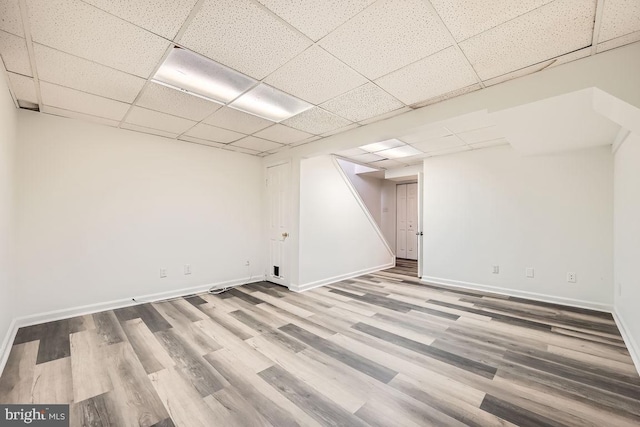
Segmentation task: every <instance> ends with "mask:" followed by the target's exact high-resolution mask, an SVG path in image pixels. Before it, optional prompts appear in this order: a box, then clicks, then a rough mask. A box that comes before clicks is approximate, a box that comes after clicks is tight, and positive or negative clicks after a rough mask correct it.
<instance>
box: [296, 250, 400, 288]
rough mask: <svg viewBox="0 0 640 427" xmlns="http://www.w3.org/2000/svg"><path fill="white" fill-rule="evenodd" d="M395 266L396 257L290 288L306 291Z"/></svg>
mask: <svg viewBox="0 0 640 427" xmlns="http://www.w3.org/2000/svg"><path fill="white" fill-rule="evenodd" d="M395 266H396V262H395V258H394V260H393V262H390V263H388V264H384V265H379V266H377V267H371V268H366V269H364V270H360V271H354V272H351V273H346V274H341V275H339V276H334V277H329V278H327V279H321V280H317V281H315V282H310V283H305V284H303V285H294V284H291V285H289V290H290V291H293V292H305V291H308V290H310V289H314V288H319V287H320V286H326V285H330V284H332V283H336V282H339V281H341V280H346V279H351V278H353V277H358V276H362V275H363V274H369V273H374V272H376V271H380V270H385V269H387V268H393V267H395Z"/></svg>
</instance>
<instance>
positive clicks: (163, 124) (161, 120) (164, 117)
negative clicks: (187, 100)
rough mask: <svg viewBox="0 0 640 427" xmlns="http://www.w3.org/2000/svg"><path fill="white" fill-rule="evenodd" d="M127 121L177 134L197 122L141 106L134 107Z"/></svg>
mask: <svg viewBox="0 0 640 427" xmlns="http://www.w3.org/2000/svg"><path fill="white" fill-rule="evenodd" d="M125 122H127V123H132V124H134V125H138V126H144V127H146V128H151V129H159V130H163V131H165V132H170V133H177V134H181V133H182V132H185V131H186V130H187V129H189V128H190V127H192V126H193V125H195V124H196V122H194V121H192V120H187V119H183V118H182V117H176V116H172V115H169V114H165V113H160V112H158V111H153V110H147V109H146V108H141V107H133V108H132V109H131V111H130V112H129V114H128V115H127V119H126V120H125Z"/></svg>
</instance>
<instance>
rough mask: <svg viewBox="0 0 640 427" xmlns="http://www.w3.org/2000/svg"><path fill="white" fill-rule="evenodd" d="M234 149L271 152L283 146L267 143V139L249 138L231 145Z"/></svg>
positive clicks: (271, 142)
mask: <svg viewBox="0 0 640 427" xmlns="http://www.w3.org/2000/svg"><path fill="white" fill-rule="evenodd" d="M231 145H232V146H234V147H242V148H248V149H249V150H255V151H260V152H262V151H269V150H274V149H276V148H280V147H282V145H281V144H278V143H277V142H273V141H267V140H266V139H262V138H256V137H255V136H247V137H246V138H242V139H241V140H239V141H236V142H234V143H232V144H231Z"/></svg>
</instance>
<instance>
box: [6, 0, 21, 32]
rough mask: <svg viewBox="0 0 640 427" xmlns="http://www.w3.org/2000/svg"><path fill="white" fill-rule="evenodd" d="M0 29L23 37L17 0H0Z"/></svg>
mask: <svg viewBox="0 0 640 427" xmlns="http://www.w3.org/2000/svg"><path fill="white" fill-rule="evenodd" d="M0 30H3V31H7V32H9V33H11V34H15V35H16V36H20V37H24V29H23V28H22V16H21V15H20V4H19V0H0Z"/></svg>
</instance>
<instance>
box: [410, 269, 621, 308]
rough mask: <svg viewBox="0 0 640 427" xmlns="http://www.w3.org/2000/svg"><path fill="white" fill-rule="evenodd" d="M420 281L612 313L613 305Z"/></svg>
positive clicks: (476, 285)
mask: <svg viewBox="0 0 640 427" xmlns="http://www.w3.org/2000/svg"><path fill="white" fill-rule="evenodd" d="M420 280H421V281H422V282H425V283H435V284H438V285H445V286H451V287H454V288H464V289H472V290H476V291H484V292H490V293H494V294H499V295H507V296H510V297H518V298H526V299H530V300H533V301H540V302H550V303H553V304H560V305H566V306H569V307H577V308H588V309H589V310H596V311H603V312H605V313H611V312H612V311H613V305H611V304H604V303H601V302H595V301H585V300H579V299H574V298H565V297H559V296H555V295H548V294H539V293H537V292H527V291H519V290H515V289H509V288H500V287H497V286H488V285H482V284H479V283H472V282H463V281H460V280H450V279H443V278H440V277H430V276H422V277H421V278H420Z"/></svg>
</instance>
